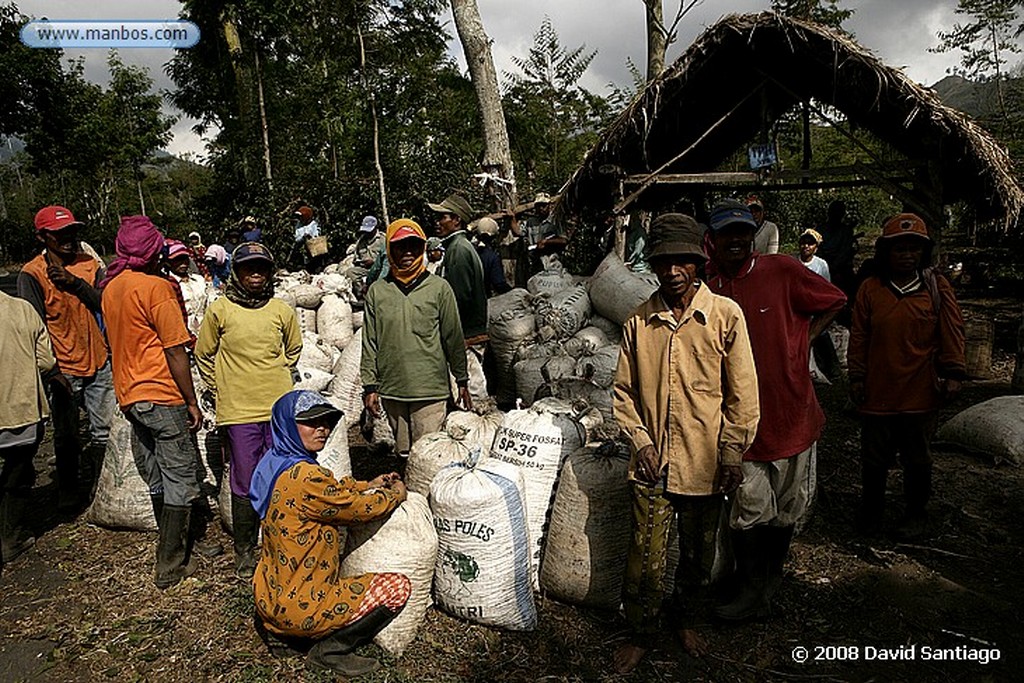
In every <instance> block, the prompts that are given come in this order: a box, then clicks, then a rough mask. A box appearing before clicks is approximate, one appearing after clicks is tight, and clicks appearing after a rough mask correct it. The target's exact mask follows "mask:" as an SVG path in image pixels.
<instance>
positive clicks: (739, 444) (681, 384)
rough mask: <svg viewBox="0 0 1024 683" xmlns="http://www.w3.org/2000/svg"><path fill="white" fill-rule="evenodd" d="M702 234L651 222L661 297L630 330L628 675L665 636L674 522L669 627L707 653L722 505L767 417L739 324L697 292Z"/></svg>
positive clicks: (693, 226) (618, 383)
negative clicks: (706, 611) (705, 615)
mask: <svg viewBox="0 0 1024 683" xmlns="http://www.w3.org/2000/svg"><path fill="white" fill-rule="evenodd" d="M701 239H702V230H701V228H700V226H699V225H698V224H697V222H696V221H695V220H694V219H693V218H691V217H690V216H686V215H683V214H678V213H669V214H663V215H661V216H659V217H658V218H656V219H655V220H654V221H653V222H652V224H651V229H650V240H649V242H648V244H649V245H650V246H649V255H648V260H649V262H650V264H651V268H652V269H653V270H654V272H655V274H656V275H657V276H658V283H659V287H658V290H657V291H656V292H655V293H654V294H652V295H651V298H650V299H648V300H647V302H645V303H644V304H642V305H641V306H640V308H638V309H637V310H636V311H635V312H634V313H633V315H632V316H631V317H630V318H629V319H628V320H627V321H626V323H625V325H624V326H623V336H622V347H621V350H620V352H619V364H618V368H617V370H616V373H615V383H614V387H613V392H614V410H615V418H616V420H617V421H618V423H619V426H620V427H621V428H622V430H623V432H625V434H626V436H627V437H628V439H629V440H630V443H631V446H632V451H633V459H632V461H631V462H630V467H629V478H630V482H631V484H632V491H633V501H634V502H633V535H632V544H631V547H630V550H629V556H628V559H627V567H626V579H625V584H624V586H623V596H622V599H623V605H624V607H625V612H626V620H627V622H628V623H629V625H630V627H631V629H632V631H633V633H632V637H631V639H630V641H629V642H628V643H627V644H625V645H623V646H622V647H620V648H619V649H618V651H617V652H616V653H615V657H614V662H613V665H614V668H615V670H616V671H617V672H619V673H627V672H629V671H632V670H633V669H634V668H635V667H636V665H637V664H639V662H640V660H641V658H642V657H643V656H644V654H645V653H646V651H647V650H648V649H649V648H650V647H651V639H652V637H654V636H655V635H656V634H657V632H658V631H659V630H660V625H659V620H660V616H661V615H660V611H661V603H662V594H663V591H664V589H663V585H664V584H663V579H664V576H663V575H664V570H665V561H666V554H667V549H668V536H669V530H670V528H671V526H672V520H673V517H674V516H675V515H676V514H678V515H679V517H680V519H679V535H680V539H679V543H680V557H681V559H680V562H679V566H678V568H677V570H676V577H675V589H674V593H673V595H672V599H671V607H670V609H669V610H668V613H667V614H666V615H665V617H666V618H667V621H668V622H669V625H670V627H671V628H672V629H673V630H674V631H675V632H676V633H677V635H678V636H679V638H680V640H681V641H682V645H683V648H684V649H685V650H686V651H687V652H688V653H689V654H692V655H700V654H702V653H703V652H704V651H705V650H706V645H705V643H704V641H703V639H702V638H701V637H700V636H699V635H698V634H697V632H696V630H695V629H694V625H695V616H696V615H695V607H696V604H695V603H696V602H697V599H698V598H700V597H702V596H701V595H700V594H701V593H702V589H703V588H704V587H706V586H707V585H708V584H709V583H710V582H711V578H712V577H711V570H712V566H713V563H714V560H715V546H716V540H717V534H718V529H719V524H720V520H721V516H722V514H723V513H724V510H725V505H724V502H725V495H726V494H729V493H731V492H732V491H734V490H735V489H736V488H737V487H738V486H739V484H740V482H741V481H742V479H743V474H742V471H741V469H740V463H741V462H742V459H743V453H744V451H746V450H747V448H748V447H749V446H750V444H751V443H752V442H753V440H754V435H755V433H756V431H757V422H758V417H759V414H760V410H759V404H758V394H757V374H756V372H755V369H754V357H753V355H752V353H751V350H750V339H749V337H748V336H747V326H746V322H745V321H744V318H743V313H742V311H741V310H740V308H739V305H737V304H736V303H735V302H734V301H732V300H730V299H727V298H725V297H722V296H718V295H716V294H713V293H712V292H711V291H710V289H709V288H708V287H707V286H706V285H704V283H703V282H701V280H700V278H699V273H700V271H701V270H702V266H703V264H704V261H705V257H704V252H703V250H702V249H701V247H700V244H701Z"/></svg>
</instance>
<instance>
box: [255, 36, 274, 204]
mask: <svg viewBox="0 0 1024 683" xmlns="http://www.w3.org/2000/svg"><path fill="white" fill-rule="evenodd" d="M253 57H254V58H255V60H256V93H257V95H258V96H259V103H260V130H261V132H262V133H263V176H264V178H265V179H266V181H267V189H268V190H270V191H271V192H273V191H274V172H273V170H272V168H271V166H270V131H269V127H268V126H267V107H266V103H265V102H264V101H263V74H261V73H260V53H259V52H258V51H255V50H254V51H253Z"/></svg>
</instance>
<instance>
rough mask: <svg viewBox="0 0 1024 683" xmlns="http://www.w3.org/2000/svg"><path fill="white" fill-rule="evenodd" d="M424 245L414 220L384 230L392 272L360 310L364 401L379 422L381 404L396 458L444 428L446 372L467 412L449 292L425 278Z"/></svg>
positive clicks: (457, 325) (461, 345)
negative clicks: (427, 435) (390, 433)
mask: <svg viewBox="0 0 1024 683" xmlns="http://www.w3.org/2000/svg"><path fill="white" fill-rule="evenodd" d="M425 247H426V236H425V235H424V234H423V229H422V228H420V226H419V225H418V224H416V223H415V222H414V221H411V220H408V219H405V218H402V219H399V220H397V221H395V222H393V223H392V224H391V225H389V226H388V229H387V243H386V249H387V256H388V263H389V265H390V272H389V273H388V275H387V277H385V278H383V279H381V280H377V281H376V282H374V283H373V284H372V285H370V289H369V290H367V292H366V299H365V303H364V308H363V356H362V361H361V364H360V375H361V379H362V383H363V396H364V399H363V400H364V403H365V406H366V409H367V410H368V411H369V412H370V413H371V414H372V415H373V416H374V417H381V415H382V411H381V407H382V406H383V409H384V410H383V412H386V413H387V417H388V422H389V424H390V425H391V431H393V432H394V434H395V451H396V452H397V453H398V455H400V456H402V457H408V455H409V451H410V449H411V448H412V444H413V443H415V442H416V440H417V439H419V438H420V437H421V436H423V435H424V434H429V433H431V432H436V431H439V430H440V429H441V426H442V425H443V424H444V419H445V417H446V415H447V409H448V400H449V398H450V396H451V387H450V385H449V383H448V373H449V372H451V374H452V375H453V376H454V377H455V381H456V383H457V384H458V386H459V403H460V404H461V405H462V407H463V408H465V409H466V410H470V409H472V407H473V401H472V399H471V398H470V394H469V389H468V388H467V383H468V381H469V376H468V373H467V372H466V351H465V340H464V338H463V336H462V325H461V322H460V319H459V309H458V305H457V304H456V298H455V294H454V293H453V292H452V288H451V287H450V286H449V285H448V283H447V282H445V281H444V280H443V279H441V278H439V277H437V276H435V275H431V274H430V273H429V272H427V270H426V263H425V261H426V258H425V256H424V250H425Z"/></svg>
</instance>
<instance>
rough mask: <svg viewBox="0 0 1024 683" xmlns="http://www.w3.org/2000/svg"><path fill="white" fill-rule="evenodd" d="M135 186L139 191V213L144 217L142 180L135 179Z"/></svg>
mask: <svg viewBox="0 0 1024 683" xmlns="http://www.w3.org/2000/svg"><path fill="white" fill-rule="evenodd" d="M135 186H136V187H137V188H138V189H139V213H140V214H142V215H143V216H145V215H146V198H145V197H143V196H142V179H141V178H139V177H137V176H136V178H135Z"/></svg>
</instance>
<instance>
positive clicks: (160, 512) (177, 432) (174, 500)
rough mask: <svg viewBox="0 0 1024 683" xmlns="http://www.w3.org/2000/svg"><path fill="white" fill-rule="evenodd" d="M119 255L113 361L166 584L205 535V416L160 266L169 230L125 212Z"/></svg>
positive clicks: (182, 570)
mask: <svg viewBox="0 0 1024 683" xmlns="http://www.w3.org/2000/svg"><path fill="white" fill-rule="evenodd" d="M115 246H116V249H117V259H116V260H115V261H114V262H113V263H111V264H110V268H109V269H108V271H107V278H106V279H105V280H104V281H103V282H101V283H100V286H101V287H103V288H104V294H103V315H104V318H105V319H106V321H107V334H108V336H109V339H110V350H111V354H112V359H113V363H114V393H115V394H116V395H117V402H118V404H119V405H120V406H121V410H123V411H124V413H125V416H126V417H127V418H128V420H129V421H130V422H131V423H132V452H133V454H134V456H135V462H136V463H137V464H138V467H139V472H140V473H141V474H142V477H143V478H144V479H145V480H146V482H147V483H148V484H149V490H150V496H152V498H153V504H154V505H153V506H154V510H155V511H156V513H157V523H158V525H159V528H160V537H159V540H158V541H157V550H156V585H157V588H168V587H170V586H173V585H174V584H176V583H178V582H179V581H181V580H182V579H183V578H185V577H186V576H189V575H191V574H192V573H193V572H194V571H195V565H194V563H193V562H191V561H190V555H191V553H192V546H193V543H194V541H195V540H196V539H197V538H198V537H200V536H201V535H202V532H203V531H204V530H205V529H204V528H203V527H204V525H203V524H202V523H201V522H199V520H201V519H202V517H201V515H199V514H193V511H192V506H193V503H195V502H196V501H197V500H198V499H199V498H200V490H199V484H198V481H197V477H196V467H197V464H198V454H197V452H196V448H195V445H194V443H193V441H192V439H191V437H190V435H189V432H190V431H193V432H194V431H196V430H197V429H199V426H200V425H201V424H202V419H203V418H202V414H201V413H200V412H199V406H198V404H197V402H196V394H195V388H194V387H193V385H192V374H191V372H190V370H189V359H188V354H187V352H186V348H187V345H188V344H189V343H190V341H191V335H190V334H189V331H188V328H187V327H185V320H184V317H183V316H182V313H181V306H180V304H179V303H178V298H177V294H176V292H175V291H174V284H173V283H171V282H170V281H169V280H168V279H166V278H164V277H162V276H161V275H160V274H159V267H160V255H161V252H162V250H163V246H164V237H163V235H162V234H160V231H159V230H158V229H157V228H156V226H155V225H153V223H152V222H151V221H150V220H149V219H148V218H146V217H145V216H128V217H125V218H122V219H121V227H120V229H119V230H118V232H117V241H116V243H115Z"/></svg>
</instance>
